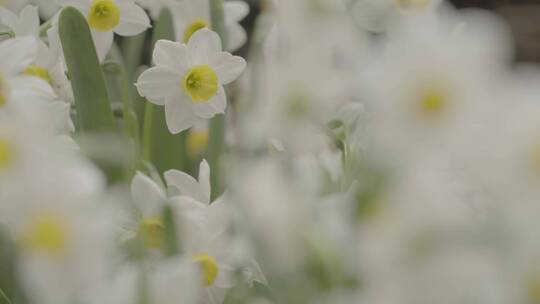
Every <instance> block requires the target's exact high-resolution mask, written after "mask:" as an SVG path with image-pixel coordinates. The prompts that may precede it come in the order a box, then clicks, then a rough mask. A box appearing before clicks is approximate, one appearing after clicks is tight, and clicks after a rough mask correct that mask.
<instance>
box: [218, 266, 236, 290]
mask: <svg viewBox="0 0 540 304" xmlns="http://www.w3.org/2000/svg"><path fill="white" fill-rule="evenodd" d="M237 284H238V280H237V279H236V269H235V268H234V267H232V266H230V265H226V264H219V273H218V275H217V277H216V280H215V282H214V286H216V287H219V288H232V287H234V286H236V285H237Z"/></svg>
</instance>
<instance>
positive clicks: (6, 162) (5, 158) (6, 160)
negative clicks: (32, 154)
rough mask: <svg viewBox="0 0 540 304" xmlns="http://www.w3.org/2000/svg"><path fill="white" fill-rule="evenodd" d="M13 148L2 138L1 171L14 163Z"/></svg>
mask: <svg viewBox="0 0 540 304" xmlns="http://www.w3.org/2000/svg"><path fill="white" fill-rule="evenodd" d="M13 156H14V153H13V148H12V146H11V144H10V142H9V141H7V140H6V139H4V138H0V170H2V169H6V168H8V167H9V166H10V164H11V163H12V161H13Z"/></svg>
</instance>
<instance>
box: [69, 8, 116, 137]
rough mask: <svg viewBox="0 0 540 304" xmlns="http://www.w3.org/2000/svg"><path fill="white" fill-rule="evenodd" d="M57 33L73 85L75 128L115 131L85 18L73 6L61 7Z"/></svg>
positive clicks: (86, 130) (89, 130)
mask: <svg viewBox="0 0 540 304" xmlns="http://www.w3.org/2000/svg"><path fill="white" fill-rule="evenodd" d="M59 33H60V40H61V42H62V47H63V49H64V55H65V59H66V64H67V67H68V71H69V75H70V77H71V84H72V86H73V95H74V97H75V107H76V110H77V121H78V123H77V125H78V126H79V130H78V131H80V132H113V131H115V130H116V123H115V120H114V117H113V113H112V110H111V103H110V101H109V97H108V95H107V88H106V85H105V80H104V78H103V73H102V71H101V68H100V65H99V60H98V56H97V53H96V49H95V47H94V43H93V41H92V36H91V35H90V29H89V28H88V24H87V23H86V19H85V18H84V16H83V15H82V14H81V13H80V12H79V11H78V10H76V9H75V8H73V7H67V8H65V9H63V10H62V12H61V13H60V19H59Z"/></svg>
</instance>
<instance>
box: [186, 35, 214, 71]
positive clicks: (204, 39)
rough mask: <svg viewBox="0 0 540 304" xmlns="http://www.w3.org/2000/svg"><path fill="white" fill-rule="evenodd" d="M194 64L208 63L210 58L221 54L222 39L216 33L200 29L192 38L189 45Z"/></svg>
mask: <svg viewBox="0 0 540 304" xmlns="http://www.w3.org/2000/svg"><path fill="white" fill-rule="evenodd" d="M187 47H188V51H189V54H190V58H191V59H192V60H193V64H203V63H207V62H208V59H209V58H210V56H212V55H213V54H214V53H217V52H221V49H222V48H221V39H220V38H219V36H218V34H217V33H216V32H213V31H211V30H209V29H206V28H204V29H200V30H198V31H197V32H195V34H193V35H192V36H191V38H190V39H189V41H188V43H187Z"/></svg>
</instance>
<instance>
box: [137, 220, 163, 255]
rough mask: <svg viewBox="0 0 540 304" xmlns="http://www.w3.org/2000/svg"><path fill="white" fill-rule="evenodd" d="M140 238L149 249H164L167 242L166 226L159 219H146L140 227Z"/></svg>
mask: <svg viewBox="0 0 540 304" xmlns="http://www.w3.org/2000/svg"><path fill="white" fill-rule="evenodd" d="M139 237H140V238H141V239H142V241H143V242H144V245H145V246H146V247H147V248H162V247H163V243H164V242H165V226H164V225H163V220H162V219H161V218H159V217H151V218H147V219H144V220H143V221H142V223H141V225H140V227H139Z"/></svg>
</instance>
